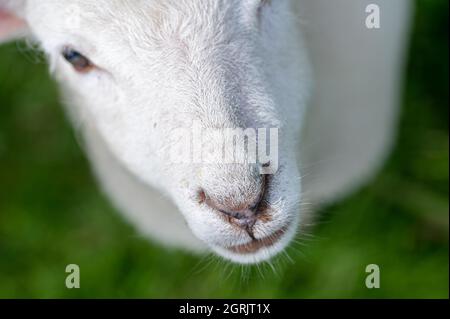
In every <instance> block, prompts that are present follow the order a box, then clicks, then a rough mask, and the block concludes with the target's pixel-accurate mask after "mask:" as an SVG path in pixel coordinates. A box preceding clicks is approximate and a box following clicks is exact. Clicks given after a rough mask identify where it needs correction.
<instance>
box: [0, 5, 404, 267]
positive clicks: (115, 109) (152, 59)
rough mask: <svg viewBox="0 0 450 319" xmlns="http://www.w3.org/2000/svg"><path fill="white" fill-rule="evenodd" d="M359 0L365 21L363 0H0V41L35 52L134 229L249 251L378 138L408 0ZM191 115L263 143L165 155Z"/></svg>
mask: <svg viewBox="0 0 450 319" xmlns="http://www.w3.org/2000/svg"><path fill="white" fill-rule="evenodd" d="M374 2H376V4H377V6H375V7H376V8H379V9H380V12H379V13H380V16H379V18H380V19H379V23H380V25H379V28H375V29H370V28H368V26H367V25H366V23H365V21H366V18H367V15H369V14H371V13H370V10H369V11H368V12H366V8H368V5H369V4H370V3H371V1H365V0H361V1H354V0H339V1H328V0H314V1H313V0H302V1H294V0H291V1H289V0H272V1H267V0H195V1H194V0H96V1H90V0H74V1H62V0H14V1H13V0H0V41H6V40H11V39H15V38H19V37H26V38H28V39H29V40H30V41H35V42H36V43H38V44H39V45H40V47H41V48H42V50H43V51H44V52H45V53H46V55H47V56H48V60H49V65H50V69H51V72H52V73H53V74H54V76H55V78H56V79H57V80H58V81H59V82H60V84H61V86H62V88H63V90H64V92H65V94H66V97H67V100H68V101H70V103H68V105H67V110H68V113H69V115H70V117H71V119H72V121H73V123H74V126H75V127H76V129H77V130H80V131H81V132H82V134H83V136H84V140H85V148H86V152H87V155H88V157H89V159H90V160H91V162H92V166H93V168H94V172H95V174H96V176H97V177H98V179H99V181H100V183H101V185H102V187H103V189H104V190H105V192H106V193H107V194H108V195H109V197H110V198H111V200H112V201H113V202H114V203H115V205H116V206H117V207H118V208H119V209H120V210H121V211H122V212H123V213H124V214H125V215H126V216H127V218H128V219H129V220H130V221H132V222H133V223H134V224H135V225H136V227H137V228H138V229H139V230H140V231H142V232H143V233H144V234H146V235H148V236H149V237H151V238H153V239H155V240H157V241H159V242H161V243H162V244H165V245H169V246H176V247H183V248H187V249H189V250H194V251H199V252H201V251H205V250H212V251H214V252H215V253H217V254H219V255H221V256H223V257H224V258H226V259H229V260H232V261H234V262H238V263H257V262H261V261H264V260H267V259H268V258H270V257H272V256H274V255H275V254H277V253H279V252H280V251H282V250H283V249H284V248H285V247H286V246H287V245H288V243H289V242H290V241H291V239H292V238H293V237H294V235H295V233H296V232H297V230H298V226H299V225H302V224H303V223H305V219H304V215H305V214H304V213H303V211H302V209H301V207H302V205H303V203H305V201H306V202H309V203H312V204H314V205H315V206H317V205H319V204H322V203H326V202H330V201H334V200H336V199H338V198H340V197H342V196H344V195H346V194H348V193H349V192H351V191H352V190H354V189H355V188H356V187H358V186H359V185H361V184H362V183H363V182H365V181H366V180H368V178H369V177H370V176H372V175H373V174H374V172H376V170H377V169H378V167H379V166H380V164H381V163H382V160H383V158H385V156H386V154H387V151H388V150H389V148H390V146H391V144H392V141H393V137H394V133H395V126H396V125H395V124H396V120H397V105H398V104H399V103H398V102H399V92H400V84H401V75H402V67H403V62H404V57H405V52H404V51H405V47H406V45H405V44H406V43H407V41H406V40H407V38H408V37H407V32H408V25H409V23H408V22H409V17H410V14H409V12H410V10H409V8H410V2H409V1H408V0H397V1H390V0H377V1H374ZM371 7H373V6H371ZM194 123H197V124H199V125H200V126H201V127H203V128H211V129H215V130H218V131H219V132H223V131H225V130H226V129H236V128H254V129H256V128H276V129H277V134H278V135H277V139H276V142H277V145H276V147H277V148H276V150H277V152H278V155H277V156H276V157H272V160H270V162H266V161H261V160H255V161H250V160H249V157H248V154H247V153H245V152H246V151H248V149H238V148H236V150H235V152H236V154H238V155H243V157H242V158H244V159H245V160H244V162H239V163H232V164H230V163H222V162H219V161H218V162H212V163H208V164H206V163H198V162H192V161H184V162H183V161H181V162H175V161H173V160H170V159H169V158H168V157H167V156H166V155H167V151H169V149H172V150H173V147H174V145H175V144H176V141H174V140H173V139H172V138H173V132H174V131H176V130H178V129H184V130H189V129H192V127H193V125H194ZM182 135H183V134H182ZM247 137H248V136H247ZM179 138H183V136H179ZM201 138H202V139H203V138H204V139H205V140H206V141H209V146H211V145H212V146H215V145H219V143H220V142H221V140H220V139H219V138H218V137H217V136H216V135H215V134H213V133H211V132H209V131H204V132H202V134H201ZM222 138H223V137H222ZM237 140H239V138H237ZM249 140H250V139H249ZM227 141H228V142H230V140H229V139H228V140H227ZM262 141H263V139H262V138H261V137H259V139H258V141H257V145H258V149H260V148H261V147H262V145H263V143H262ZM186 143H187V144H189V143H190V142H186ZM186 143H184V144H186ZM206 144H208V143H206ZM264 144H266V143H264ZM271 144H273V143H272V142H271ZM189 145H190V144H189ZM201 145H203V144H201ZM248 145H250V144H248ZM271 149H272V150H274V149H275V148H271ZM188 150H189V148H188ZM244 153H245V154H244ZM233 154H234V153H233ZM275 163H276V165H275ZM274 165H275V167H274ZM269 168H271V169H272V171H270V174H265V173H267V172H269V171H268V169H269ZM180 212H181V214H180Z"/></svg>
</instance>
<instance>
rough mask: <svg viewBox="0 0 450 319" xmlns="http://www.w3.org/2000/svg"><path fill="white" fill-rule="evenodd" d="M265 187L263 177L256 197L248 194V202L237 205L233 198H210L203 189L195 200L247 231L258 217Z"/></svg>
mask: <svg viewBox="0 0 450 319" xmlns="http://www.w3.org/2000/svg"><path fill="white" fill-rule="evenodd" d="M267 187H268V185H267V180H266V176H263V180H262V183H261V188H260V190H259V192H258V193H257V194H256V196H255V194H250V196H249V197H248V198H249V199H248V200H243V201H241V202H239V203H237V202H236V201H235V200H234V199H233V198H230V199H228V200H226V199H218V198H214V197H212V196H210V195H209V194H208V193H207V192H206V191H205V190H204V189H200V190H199V191H198V194H197V198H198V202H199V203H200V204H206V205H207V206H209V207H210V208H212V209H213V210H215V211H216V212H217V213H219V214H221V215H222V216H224V217H226V219H227V221H229V222H232V223H233V224H236V225H238V226H239V227H242V228H244V229H247V230H248V229H251V227H253V225H254V224H255V222H256V220H257V219H258V217H259V216H258V210H259V207H260V206H261V202H262V201H263V200H264V197H265V195H266V191H267ZM225 198H226V197H225Z"/></svg>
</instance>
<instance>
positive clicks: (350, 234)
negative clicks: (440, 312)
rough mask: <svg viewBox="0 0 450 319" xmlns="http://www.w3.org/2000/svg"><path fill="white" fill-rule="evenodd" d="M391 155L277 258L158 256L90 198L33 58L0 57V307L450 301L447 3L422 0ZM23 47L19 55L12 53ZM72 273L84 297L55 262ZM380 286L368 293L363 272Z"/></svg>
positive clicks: (78, 157)
mask: <svg viewBox="0 0 450 319" xmlns="http://www.w3.org/2000/svg"><path fill="white" fill-rule="evenodd" d="M416 3H417V7H416V17H415V22H416V23H415V27H414V32H413V39H412V44H411V50H410V56H409V62H408V70H407V77H406V78H407V81H406V86H405V92H404V93H405V94H404V101H403V113H402V118H401V126H400V133H399V137H398V141H397V146H396V148H395V150H394V152H393V154H392V156H391V157H390V159H389V161H388V162H387V163H386V165H385V167H384V169H383V171H382V172H381V174H380V175H379V176H378V177H377V178H376V179H375V180H373V181H372V182H371V184H370V185H368V186H367V187H365V188H364V189H362V190H360V191H359V192H358V193H357V194H354V195H353V196H351V197H350V198H348V199H346V200H345V201H343V202H341V203H339V204H338V205H335V206H333V207H328V208H327V209H326V210H324V211H322V212H321V217H320V218H319V223H318V224H317V225H316V226H315V228H314V230H313V234H314V236H313V237H311V238H309V237H305V238H299V240H298V242H297V243H295V244H293V245H292V247H291V248H290V249H289V250H288V253H289V255H290V256H291V259H292V260H289V259H287V258H286V257H284V258H280V259H278V260H275V261H274V263H275V271H274V270H273V269H271V267H270V266H269V265H261V266H259V267H245V268H243V267H240V266H234V265H231V264H229V263H226V262H223V261H220V260H219V259H216V258H213V257H205V258H201V257H196V256H191V255H189V254H186V253H184V252H181V251H175V250H174V251H170V250H166V249H163V248H161V247H159V246H157V245H154V244H153V243H151V242H148V241H146V240H145V239H144V238H142V237H141V236H139V235H138V234H137V233H136V232H135V230H134V229H133V228H132V227H131V226H129V225H128V224H127V223H126V222H125V221H124V220H123V219H122V218H121V216H120V215H119V214H118V213H117V212H115V210H114V209H113V208H112V207H111V205H110V204H109V203H108V201H107V200H106V199H105V198H104V196H103V195H102V194H101V193H100V192H99V190H98V188H97V186H96V183H95V181H94V179H93V177H92V176H91V174H90V171H89V166H88V163H87V161H86V159H85V157H84V156H83V154H82V152H81V150H80V148H79V146H78V144H77V142H76V138H75V134H74V132H73V131H72V129H71V127H70V126H69V124H68V122H67V121H66V119H65V116H64V114H63V109H62V107H61V105H60V102H59V98H58V91H57V88H56V85H55V84H54V82H53V81H52V80H51V79H50V76H49V75H48V71H47V66H46V65H45V63H44V61H43V59H42V58H41V57H39V56H37V55H36V54H35V53H32V52H29V51H28V50H26V49H24V48H25V45H24V44H21V43H19V44H17V43H15V44H14V43H13V44H9V45H6V46H3V47H1V48H0V298H15V297H23V298H60V297H113V298H115V297H126V298H129V297H144V298H166V297H192V298H193V297H199V298H203V297H224V298H229V297H234V298H240V297H256V298H259V297H267V298H272V297H273V298H279V297H280V298H281V297H285V298H341V297H342V298H349V297H359V298H363V297H369V298H372V297H383V298H405V297H412V298H421V297H423V298H432V297H438V298H448V289H449V278H448V273H449V268H448V266H449V264H448V262H449V260H448V252H449V251H448V249H449V247H448V239H449V237H448V236H449V234H448V213H449V204H448V191H449V186H448V168H449V158H448V156H449V153H448V151H449V150H448V142H449V141H448V85H449V83H448V68H449V65H448V1H445V0H419V1H417V2H416ZM18 49H19V50H18ZM70 263H75V264H78V265H79V266H80V268H81V289H74V290H69V289H67V288H66V287H65V277H66V273H65V267H66V265H67V264H70ZM371 263H376V264H378V265H379V266H380V268H381V288H380V289H372V290H370V289H367V288H366V287H365V284H364V281H365V276H366V273H365V266H366V265H368V264H371Z"/></svg>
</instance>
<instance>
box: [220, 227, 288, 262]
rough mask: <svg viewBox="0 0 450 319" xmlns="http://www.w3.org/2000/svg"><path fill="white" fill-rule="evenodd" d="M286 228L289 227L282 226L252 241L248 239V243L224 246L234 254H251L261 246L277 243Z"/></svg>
mask: <svg viewBox="0 0 450 319" xmlns="http://www.w3.org/2000/svg"><path fill="white" fill-rule="evenodd" d="M288 228H289V227H288V226H284V227H282V228H280V229H279V230H277V231H276V232H274V233H272V234H271V235H269V236H267V237H264V238H259V239H253V240H252V241H250V242H248V243H245V244H241V245H236V246H229V247H226V248H227V250H229V251H231V252H233V253H235V254H241V255H245V254H253V253H255V252H257V251H258V250H260V249H261V248H263V247H270V246H273V245H274V244H275V243H277V242H278V241H279V240H280V238H281V237H283V235H284V234H285V233H286V232H287V230H288Z"/></svg>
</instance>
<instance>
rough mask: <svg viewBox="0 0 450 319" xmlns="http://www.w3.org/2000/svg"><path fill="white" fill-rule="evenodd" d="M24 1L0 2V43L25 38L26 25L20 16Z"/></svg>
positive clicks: (3, 0)
mask: <svg viewBox="0 0 450 319" xmlns="http://www.w3.org/2000/svg"><path fill="white" fill-rule="evenodd" d="M24 5H25V1H23V0H22V1H21V0H14V1H12V0H0V43H2V42H7V41H10V40H14V39H17V38H21V37H25V36H26V35H27V34H28V26H27V23H26V22H25V20H24V19H23V18H21V16H22V12H23V8H24Z"/></svg>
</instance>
